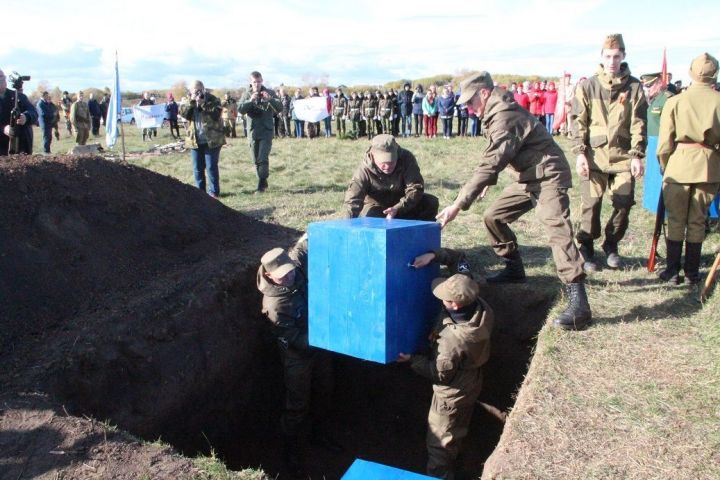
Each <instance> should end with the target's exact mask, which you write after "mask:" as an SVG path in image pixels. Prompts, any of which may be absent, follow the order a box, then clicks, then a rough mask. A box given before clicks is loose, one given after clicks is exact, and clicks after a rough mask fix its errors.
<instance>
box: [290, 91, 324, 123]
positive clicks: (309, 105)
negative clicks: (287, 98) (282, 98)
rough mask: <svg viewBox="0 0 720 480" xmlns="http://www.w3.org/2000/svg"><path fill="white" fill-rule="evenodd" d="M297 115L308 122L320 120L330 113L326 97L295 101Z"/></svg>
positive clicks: (294, 106)
mask: <svg viewBox="0 0 720 480" xmlns="http://www.w3.org/2000/svg"><path fill="white" fill-rule="evenodd" d="M293 108H294V109H295V116H296V117H297V118H299V119H300V120H305V121H306V122H319V121H320V120H322V119H324V118H325V117H327V116H329V115H330V114H329V113H328V111H327V100H326V99H325V97H310V98H303V99H302V100H295V101H294V102H293Z"/></svg>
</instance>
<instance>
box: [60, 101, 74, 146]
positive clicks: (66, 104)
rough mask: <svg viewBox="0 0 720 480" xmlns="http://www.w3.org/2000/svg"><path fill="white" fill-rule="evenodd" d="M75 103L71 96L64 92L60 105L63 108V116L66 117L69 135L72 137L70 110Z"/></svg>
mask: <svg viewBox="0 0 720 480" xmlns="http://www.w3.org/2000/svg"><path fill="white" fill-rule="evenodd" d="M72 104H73V101H72V98H70V94H69V93H68V92H67V90H66V91H64V92H63V96H62V98H61V99H60V105H61V106H62V111H63V115H64V116H65V128H67V131H68V134H70V135H72V133H73V131H72V122H71V121H70V108H71V107H72Z"/></svg>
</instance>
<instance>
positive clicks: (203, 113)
mask: <svg viewBox="0 0 720 480" xmlns="http://www.w3.org/2000/svg"><path fill="white" fill-rule="evenodd" d="M180 116H181V117H183V118H184V119H185V120H187V121H188V123H187V124H186V125H187V127H186V129H187V130H186V132H187V138H186V139H185V146H186V147H188V148H190V155H191V158H192V162H193V173H194V175H195V184H196V185H197V187H198V188H199V189H201V190H202V191H205V190H206V180H205V171H206V170H207V183H209V184H210V187H209V189H208V190H207V192H208V194H209V195H210V196H211V197H213V198H219V196H220V171H219V169H218V163H219V162H220V149H221V148H222V146H223V145H225V130H224V128H223V123H222V105H221V104H220V99H219V98H217V97H216V96H214V95H212V94H211V93H209V92H207V91H206V90H205V85H203V83H202V82H201V81H200V80H195V82H193V86H192V89H191V90H190V101H188V102H182V104H181V105H180Z"/></svg>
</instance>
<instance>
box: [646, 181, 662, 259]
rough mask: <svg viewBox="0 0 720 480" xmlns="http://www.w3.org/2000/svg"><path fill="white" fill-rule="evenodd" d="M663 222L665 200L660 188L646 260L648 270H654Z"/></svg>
mask: <svg viewBox="0 0 720 480" xmlns="http://www.w3.org/2000/svg"><path fill="white" fill-rule="evenodd" d="M664 223H665V202H664V201H663V194H662V190H660V198H659V199H658V206H657V214H656V215H655V229H654V230H653V236H652V244H651V245H650V255H649V256H648V262H647V269H648V272H654V271H655V263H656V256H657V246H658V240H660V234H661V233H662V228H663V224H664Z"/></svg>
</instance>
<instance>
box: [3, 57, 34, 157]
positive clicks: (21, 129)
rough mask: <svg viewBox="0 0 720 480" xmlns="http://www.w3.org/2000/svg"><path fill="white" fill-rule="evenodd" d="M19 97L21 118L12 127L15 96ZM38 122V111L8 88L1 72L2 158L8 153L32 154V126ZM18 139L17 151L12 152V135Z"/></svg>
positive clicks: (20, 93)
mask: <svg viewBox="0 0 720 480" xmlns="http://www.w3.org/2000/svg"><path fill="white" fill-rule="evenodd" d="M16 94H17V95H18V108H19V109H20V112H21V113H20V116H19V117H18V119H17V121H16V123H15V125H10V115H11V113H12V110H13V108H14V106H15V95H16ZM35 122H37V111H36V110H35V107H33V105H32V103H30V100H28V98H27V97H26V96H25V95H24V94H23V93H22V92H15V91H14V90H10V89H8V88H7V77H5V73H4V72H3V71H2V70H0V156H5V155H8V153H27V154H28V155H31V154H32V144H33V132H32V124H33V123H35ZM11 133H14V135H15V136H17V137H18V141H19V142H18V149H17V151H12V152H11V151H9V150H10V135H9V134H11Z"/></svg>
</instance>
